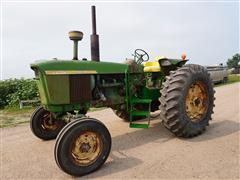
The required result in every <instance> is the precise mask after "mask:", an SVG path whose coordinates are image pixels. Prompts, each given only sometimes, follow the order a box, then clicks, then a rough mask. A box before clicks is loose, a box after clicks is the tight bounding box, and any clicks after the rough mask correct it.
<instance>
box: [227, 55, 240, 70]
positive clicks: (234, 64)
mask: <svg viewBox="0 0 240 180" xmlns="http://www.w3.org/2000/svg"><path fill="white" fill-rule="evenodd" d="M239 63H240V54H239V53H237V54H235V55H234V56H233V57H232V58H230V59H228V61H227V65H228V68H238V67H240V65H239Z"/></svg>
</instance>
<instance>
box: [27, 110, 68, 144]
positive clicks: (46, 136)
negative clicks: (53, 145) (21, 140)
mask: <svg viewBox="0 0 240 180" xmlns="http://www.w3.org/2000/svg"><path fill="white" fill-rule="evenodd" d="M46 111H47V110H45V109H44V108H43V107H42V106H40V107H37V108H36V109H35V111H34V112H33V113H32V116H31V118H30V128H31V131H32V133H33V134H34V135H35V136H36V137H38V138H40V139H42V140H51V139H55V138H56V137H57V135H58V133H59V132H60V131H61V129H62V128H63V127H64V126H65V124H66V123H65V122H64V121H62V120H59V121H58V123H59V128H57V129H56V130H54V131H46V130H45V129H43V127H42V126H41V118H42V115H43V114H44V113H46Z"/></svg>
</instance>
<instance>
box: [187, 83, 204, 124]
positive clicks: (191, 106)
mask: <svg viewBox="0 0 240 180" xmlns="http://www.w3.org/2000/svg"><path fill="white" fill-rule="evenodd" d="M207 101H208V94H207V89H206V85H205V84H204V83H203V82H201V81H197V82H194V83H193V84H192V85H191V87H190V88H189V90H188V93H187V97H186V102H185V106H186V112H187V115H188V117H189V118H190V119H191V121H192V122H199V121H200V120H201V118H202V117H203V116H204V115H205V113H206V111H207V109H208V104H207Z"/></svg>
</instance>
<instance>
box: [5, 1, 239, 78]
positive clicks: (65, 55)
mask: <svg viewBox="0 0 240 180" xmlns="http://www.w3.org/2000/svg"><path fill="white" fill-rule="evenodd" d="M91 5H92V3H3V12H2V13H3V37H2V40H3V63H2V64H3V79H8V78H21V77H26V78H28V77H33V72H32V70H31V69H30V68H29V64H30V63H32V62H34V61H35V60H39V59H52V58H55V57H57V58H59V59H72V42H71V41H70V40H69V39H68V31H70V30H80V31H82V32H83V33H84V37H83V40H82V41H81V42H80V43H79V57H80V58H83V57H86V58H88V59H90V34H91V11H90V8H91ZM95 5H96V8H97V31H98V34H99V36H100V54H101V60H102V61H114V62H122V61H123V60H124V59H125V58H126V57H128V58H130V57H131V55H132V53H133V51H134V49H136V48H142V49H144V50H146V51H147V52H148V53H149V55H150V58H151V59H153V58H154V57H155V56H158V55H164V56H167V57H169V58H180V57H181V54H182V52H185V53H186V54H187V57H188V58H189V59H190V62H191V63H198V64H202V65H212V64H219V63H225V62H226V60H227V59H228V58H229V57H231V56H232V55H233V54H235V53H237V52H239V3H237V2H231V3H227V2H226V3H223V2H222V3H216V2H215V3H207V2H205V3H180V2H179V3H95Z"/></svg>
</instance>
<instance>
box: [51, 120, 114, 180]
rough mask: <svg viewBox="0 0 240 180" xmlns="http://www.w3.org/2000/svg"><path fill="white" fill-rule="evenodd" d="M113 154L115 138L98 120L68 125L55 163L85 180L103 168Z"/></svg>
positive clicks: (62, 135)
mask: <svg viewBox="0 0 240 180" xmlns="http://www.w3.org/2000/svg"><path fill="white" fill-rule="evenodd" d="M110 150H111V136H110V133H109V131H108V129H107V128H106V127H105V126H104V124H103V123H102V122H100V121H98V120H96V119H92V118H83V119H77V120H75V121H72V122H70V123H69V124H68V125H66V126H65V127H64V128H63V129H62V131H61V132H60V133H59V135H58V137H57V141H56V144H55V149H54V156H55V161H56V163H57V165H58V166H59V168H60V169H62V170H63V171H64V172H66V173H67V174H70V175H73V176H83V175H85V174H88V173H91V172H93V171H95V170H97V169H98V168H100V167H101V166H102V165H103V164H104V162H105V161H106V160H107V158H108V155H109V153H110Z"/></svg>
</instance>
